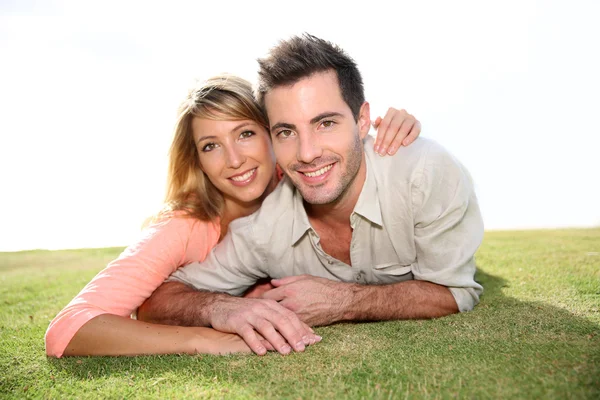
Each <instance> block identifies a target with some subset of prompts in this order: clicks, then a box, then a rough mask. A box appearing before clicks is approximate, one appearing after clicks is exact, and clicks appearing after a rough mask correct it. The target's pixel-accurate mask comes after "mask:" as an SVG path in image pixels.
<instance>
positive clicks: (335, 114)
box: [271, 111, 344, 131]
mask: <svg viewBox="0 0 600 400" xmlns="http://www.w3.org/2000/svg"><path fill="white" fill-rule="evenodd" d="M343 116H344V114H342V113H339V112H335V111H328V112H324V113H322V114H319V115H317V116H316V117H314V118H313V119H311V120H310V123H311V124H316V123H317V122H319V121H320V120H322V119H325V118H331V117H343ZM278 128H286V129H296V125H294V124H288V123H286V122H278V123H276V124H275V125H273V126H272V127H271V131H274V130H275V129H278Z"/></svg>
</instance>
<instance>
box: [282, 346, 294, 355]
mask: <svg viewBox="0 0 600 400" xmlns="http://www.w3.org/2000/svg"><path fill="white" fill-rule="evenodd" d="M290 351H292V348H291V347H290V346H289V345H287V344H286V345H283V346H281V349H279V352H280V353H282V354H289V352H290Z"/></svg>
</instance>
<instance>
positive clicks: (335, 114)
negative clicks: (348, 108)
mask: <svg viewBox="0 0 600 400" xmlns="http://www.w3.org/2000/svg"><path fill="white" fill-rule="evenodd" d="M343 116H344V115H343V114H342V113H339V112H335V111H330V112H324V113H322V114H319V115H317V116H316V117H314V118H313V119H311V120H310V123H311V124H316V123H317V122H319V121H320V120H322V119H325V118H331V117H343Z"/></svg>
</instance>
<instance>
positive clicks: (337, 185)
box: [46, 34, 483, 357]
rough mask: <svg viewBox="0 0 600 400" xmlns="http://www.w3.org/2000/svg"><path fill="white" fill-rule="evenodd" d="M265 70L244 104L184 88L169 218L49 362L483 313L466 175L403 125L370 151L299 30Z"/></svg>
mask: <svg viewBox="0 0 600 400" xmlns="http://www.w3.org/2000/svg"><path fill="white" fill-rule="evenodd" d="M259 64H260V70H259V83H258V89H257V91H256V96H253V93H252V90H251V87H250V85H249V84H248V83H247V82H246V81H244V80H242V79H240V78H237V77H234V76H218V77H215V78H212V79H209V80H208V81H206V82H205V83H204V84H202V85H201V86H199V87H198V88H195V89H194V90H192V91H191V92H190V94H189V96H188V98H187V99H186V100H185V101H184V102H183V104H182V105H181V108H180V110H179V117H178V120H177V124H176V129H175V135H174V139H173V143H172V145H171V151H170V163H169V174H168V179H169V181H168V189H167V195H166V206H165V209H164V210H163V211H162V212H161V213H159V215H158V216H157V217H156V218H155V219H154V221H153V223H152V224H151V225H150V226H149V227H147V228H146V229H145V230H144V232H143V234H142V237H141V239H140V240H139V241H138V242H137V243H135V244H133V245H132V246H129V247H128V248H127V249H126V250H125V251H124V252H123V253H122V254H121V255H120V256H119V258H118V259H117V260H115V261H113V262H112V263H110V264H109V265H108V266H107V268H106V269H104V270H103V271H101V272H100V273H99V274H98V275H97V276H96V277H95V278H94V279H93V280H92V281H91V282H90V283H89V284H88V285H87V286H86V287H85V288H84V289H83V290H82V291H81V293H79V294H78V295H77V297H75V299H73V300H72V301H71V302H70V303H69V304H68V305H67V307H66V308H65V309H64V310H62V311H61V312H60V313H59V314H58V316H56V318H55V319H54V320H53V321H52V322H51V324H50V326H49V328H48V331H47V332H46V352H47V354H48V355H50V356H55V357H61V356H74V355H136V354H165V353H189V354H194V353H211V354H224V353H232V352H244V351H245V352H250V351H253V352H255V353H256V354H265V353H266V352H267V351H278V352H280V353H282V354H288V353H290V352H292V351H303V350H304V349H305V348H306V346H308V345H312V344H314V343H316V342H318V341H320V340H321V338H320V337H319V336H318V335H317V334H315V332H314V331H313V330H312V329H311V326H318V325H327V324H331V323H334V322H337V321H373V320H390V319H408V318H435V317H441V316H445V315H448V314H452V313H456V312H459V311H468V310H471V309H472V308H473V307H474V306H475V305H476V304H477V302H478V301H479V295H480V294H481V291H482V287H481V286H480V285H479V284H478V283H476V282H475V280H474V274H475V264H474V258H473V256H474V254H475V251H476V250H477V248H478V246H479V245H480V243H481V240H482V237H483V224H482V219H481V215H480V212H479V208H478V204H477V199H476V197H475V193H474V189H473V184H472V181H471V178H470V176H469V174H468V172H467V171H466V170H465V169H464V167H463V166H462V165H461V164H460V163H459V162H458V161H457V160H456V159H454V158H453V157H452V156H451V155H450V154H448V152H447V151H445V150H444V149H443V148H442V147H441V146H439V145H438V144H436V143H434V142H432V141H431V140H426V139H423V138H419V139H418V140H415V139H416V138H417V136H418V135H419V132H420V127H419V123H418V122H417V121H416V120H415V119H414V118H413V117H412V116H411V115H409V114H407V113H406V112H404V111H397V110H394V109H390V111H389V112H388V113H387V114H386V116H385V118H384V119H383V120H382V119H381V118H377V120H376V121H375V123H374V125H376V126H378V135H377V139H376V140H375V142H373V139H372V138H371V137H369V136H368V132H369V129H370V125H371V118H370V112H369V103H367V102H366V101H365V99H364V90H363V84H362V78H361V75H360V72H359V71H358V69H357V66H356V64H355V63H354V61H353V60H352V59H351V58H350V57H348V55H346V54H345V53H344V52H343V51H342V50H341V49H340V48H339V47H337V46H335V45H333V44H331V43H329V42H327V41H324V40H322V39H319V38H316V37H314V36H311V35H306V34H305V35H303V36H300V37H292V38H291V39H289V40H287V41H282V42H280V44H279V45H278V46H276V47H275V48H273V49H272V50H271V52H270V54H269V55H268V56H267V57H266V58H264V59H261V60H259ZM409 145H410V146H409ZM386 154H387V156H385V157H382V156H383V155H386ZM276 162H277V164H276ZM279 168H280V169H279ZM261 205H262V207H261ZM241 295H243V297H242V296H241ZM136 310H137V319H132V318H131V317H130V315H131V314H132V313H134V312H136Z"/></svg>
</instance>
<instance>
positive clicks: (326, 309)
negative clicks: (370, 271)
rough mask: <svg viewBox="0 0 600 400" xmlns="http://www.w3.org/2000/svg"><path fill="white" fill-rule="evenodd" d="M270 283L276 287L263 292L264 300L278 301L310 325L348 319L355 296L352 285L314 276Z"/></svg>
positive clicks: (277, 280) (283, 279)
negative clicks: (350, 305)
mask: <svg viewBox="0 0 600 400" xmlns="http://www.w3.org/2000/svg"><path fill="white" fill-rule="evenodd" d="M271 283H272V284H273V286H275V287H276V288H275V289H273V290H269V291H268V292H265V293H263V298H264V299H270V300H275V301H277V302H279V304H280V305H282V306H283V307H285V308H287V309H289V310H291V311H293V312H294V313H296V314H297V315H298V317H300V319H301V320H302V321H304V322H306V323H307V324H309V325H311V326H315V325H329V324H332V323H334V322H337V321H342V320H344V319H346V317H345V310H346V308H347V306H348V305H349V304H350V300H351V297H352V295H353V291H352V287H351V286H352V284H348V283H341V282H334V281H332V280H329V279H325V278H319V277H316V276H311V275H300V276H290V277H286V278H282V279H273V280H272V281H271Z"/></svg>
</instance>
